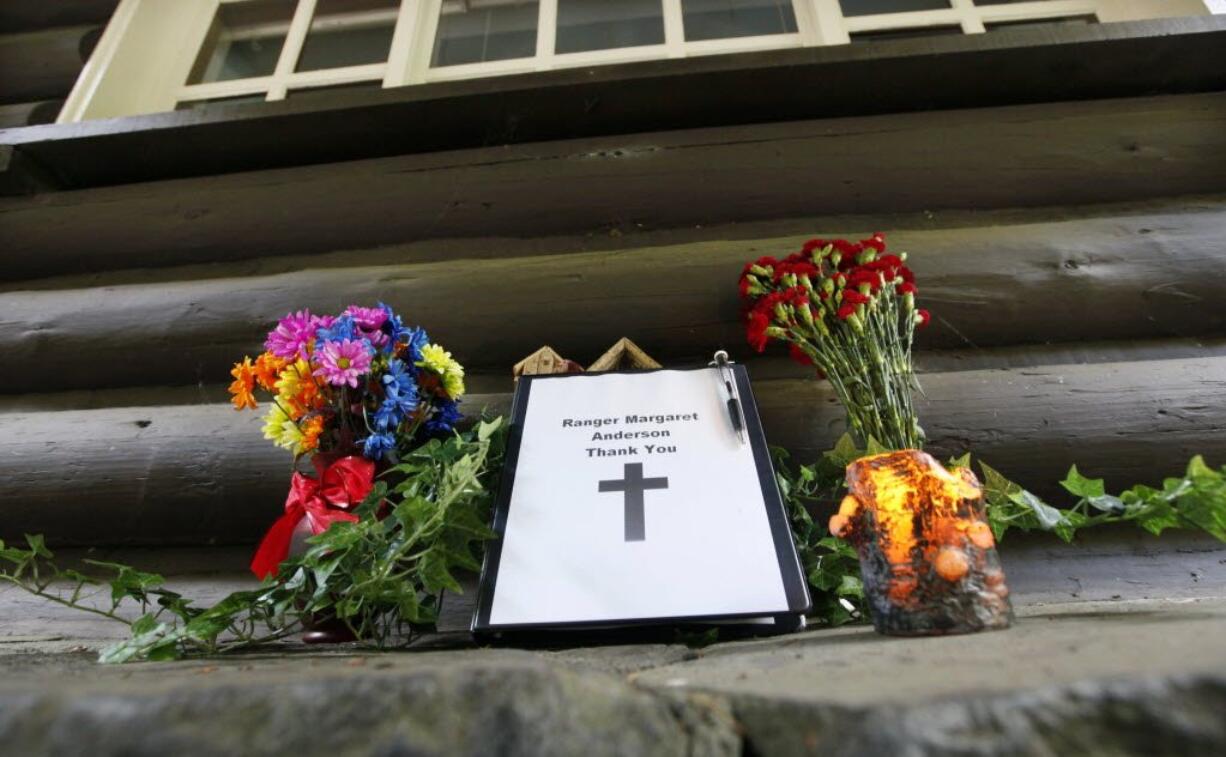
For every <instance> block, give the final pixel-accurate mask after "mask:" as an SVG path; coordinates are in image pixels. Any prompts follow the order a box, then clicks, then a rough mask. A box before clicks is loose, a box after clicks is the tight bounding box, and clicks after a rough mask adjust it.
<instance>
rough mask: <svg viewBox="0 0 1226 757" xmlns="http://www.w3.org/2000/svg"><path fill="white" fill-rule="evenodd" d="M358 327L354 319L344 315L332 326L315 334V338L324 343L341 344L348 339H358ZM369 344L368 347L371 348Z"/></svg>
mask: <svg viewBox="0 0 1226 757" xmlns="http://www.w3.org/2000/svg"><path fill="white" fill-rule="evenodd" d="M357 332H358V325H357V324H356V323H354V322H353V318H351V317H350V316H347V315H342V316H341V317H340V318H337V319H336V320H335V321H333V322H332V325H331V326H328V327H326V328H321V329H319V330H318V331H316V332H315V336H316V337H318V338H319V340H320V341H323V342H340V341H344V340H346V339H350V340H352V339H356V338H357V336H358V333H357ZM369 344H370V343H369V342H367V345H368V346H369Z"/></svg>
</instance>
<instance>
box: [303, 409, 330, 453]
mask: <svg viewBox="0 0 1226 757" xmlns="http://www.w3.org/2000/svg"><path fill="white" fill-rule="evenodd" d="M299 428H301V429H302V441H301V442H300V443H299V447H300V449H301V450H302V451H303V452H312V451H314V450H316V449H317V448H318V447H319V435H320V434H322V433H323V430H324V417H323V416H322V415H316V416H312V417H311V418H308V419H307V420H306V421H304V422H303V423H302V425H301V426H299Z"/></svg>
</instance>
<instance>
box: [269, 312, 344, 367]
mask: <svg viewBox="0 0 1226 757" xmlns="http://www.w3.org/2000/svg"><path fill="white" fill-rule="evenodd" d="M327 320H328V321H331V319H327ZM323 321H324V319H323V318H320V317H319V316H314V315H311V311H310V310H299V311H298V312H297V313H290V314H288V315H286V316H285V317H284V318H282V319H281V320H280V322H278V323H277V327H276V328H275V329H273V330H272V331H270V332H268V339H267V340H266V341H265V342H264V349H266V350H268V351H269V352H271V353H272V354H274V355H276V356H277V357H279V358H283V359H285V360H294V359H295V358H300V357H301V358H304V359H305V358H306V348H307V345H308V344H310V342H311V340H312V339H314V338H315V331H316V330H317V329H318V328H319V327H320V324H321V323H322V322H323Z"/></svg>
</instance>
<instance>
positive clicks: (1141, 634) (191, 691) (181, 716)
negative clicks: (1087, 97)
mask: <svg viewBox="0 0 1226 757" xmlns="http://www.w3.org/2000/svg"><path fill="white" fill-rule="evenodd" d="M1019 615H1020V617H1019V620H1018V623H1017V625H1016V626H1015V627H1014V628H1013V629H1010V630H1008V631H1003V632H996V633H988V634H980V635H976V636H959V637H946V638H929V639H886V638H883V637H879V636H877V635H875V634H874V633H873V632H872V631H871V630H869V629H867V628H865V627H851V628H843V629H837V630H827V631H810V632H806V633H802V634H796V635H792V636H787V637H778V638H770V639H760V640H755V641H744V642H729V643H722V644H717V645H714V646H712V647H709V648H707V649H705V650H688V649H686V648H685V647H683V646H680V645H660V644H654V645H636V646H627V645H616V646H600V647H588V648H572V649H555V650H536V651H529V650H520V649H509V648H496V649H491V648H486V649H476V648H459V649H433V650H431V649H420V650H416V651H410V652H405V653H382V654H380V653H373V652H366V651H359V650H354V649H346V648H336V649H330V650H325V651H318V650H303V649H302V648H301V647H294V646H287V647H279V648H277V649H276V650H274V651H272V652H262V653H259V654H245V655H235V656H233V657H227V658H221V659H214V660H195V661H187V662H179V663H144V664H133V665H127V666H117V667H104V666H97V665H95V664H93V662H92V659H93V658H92V654H88V653H77V654H62V653H61V654H48V653H36V652H22V651H20V650H21V649H23V648H24V649H30V647H28V646H25V647H23V645H21V644H4V645H0V673H2V675H0V743H3V744H4V745H5V746H6V747H7V748H8V749H12V750H13V753H29V754H70V753H78V752H79V750H80V748H81V745H82V744H85V743H89V744H90V745H91V746H92V753H94V754H99V755H106V754H135V755H140V754H167V753H173V754H183V755H193V754H233V753H238V752H240V751H241V752H242V753H245V754H264V753H297V754H300V755H304V756H305V755H312V754H329V755H332V754H337V753H340V754H344V753H349V752H358V753H372V752H374V753H412V754H486V753H490V752H491V751H494V752H498V753H500V754H534V755H536V754H545V755H548V754H580V753H582V754H597V755H599V754H694V755H704V754H712V755H722V754H738V753H750V754H806V753H815V754H816V753H821V754H901V753H907V754H947V753H950V752H954V753H958V754H984V755H995V754H1018V753H1043V754H1064V753H1070V754H1071V753H1082V752H1085V751H1090V750H1093V751H1097V752H1101V751H1104V750H1105V751H1108V752H1111V753H1115V754H1153V753H1172V754H1173V753H1179V754H1212V753H1222V750H1224V749H1226V721H1224V720H1223V719H1222V718H1221V717H1220V713H1221V712H1222V711H1223V710H1224V709H1226V634H1222V633H1221V629H1222V628H1223V627H1224V625H1226V596H1223V597H1218V598H1212V599H1210V598H1205V599H1200V600H1179V601H1154V600H1134V601H1122V602H1113V603H1108V602H1076V603H1071V604H1065V605H1061V606H1059V607H1050V606H1027V607H1023V608H1021V611H1020V612H1019Z"/></svg>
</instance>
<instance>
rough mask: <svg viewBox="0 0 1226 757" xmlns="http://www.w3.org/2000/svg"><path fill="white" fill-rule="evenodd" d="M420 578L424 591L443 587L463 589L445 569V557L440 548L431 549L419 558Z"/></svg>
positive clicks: (455, 590) (458, 590)
mask: <svg viewBox="0 0 1226 757" xmlns="http://www.w3.org/2000/svg"><path fill="white" fill-rule="evenodd" d="M421 580H422V585H423V586H424V587H425V589H426V591H428V592H431V593H435V592H438V591H442V590H443V589H449V590H451V591H454V592H461V591H463V587H462V586H460V582H459V581H457V580H456V579H455V576H453V575H451V572H450V571H448V570H447V557H446V555H445V553H444V552H443V551H442V550H439V549H431V550H429V551H428V552H426V554H425V555H423V556H422V558H421Z"/></svg>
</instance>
